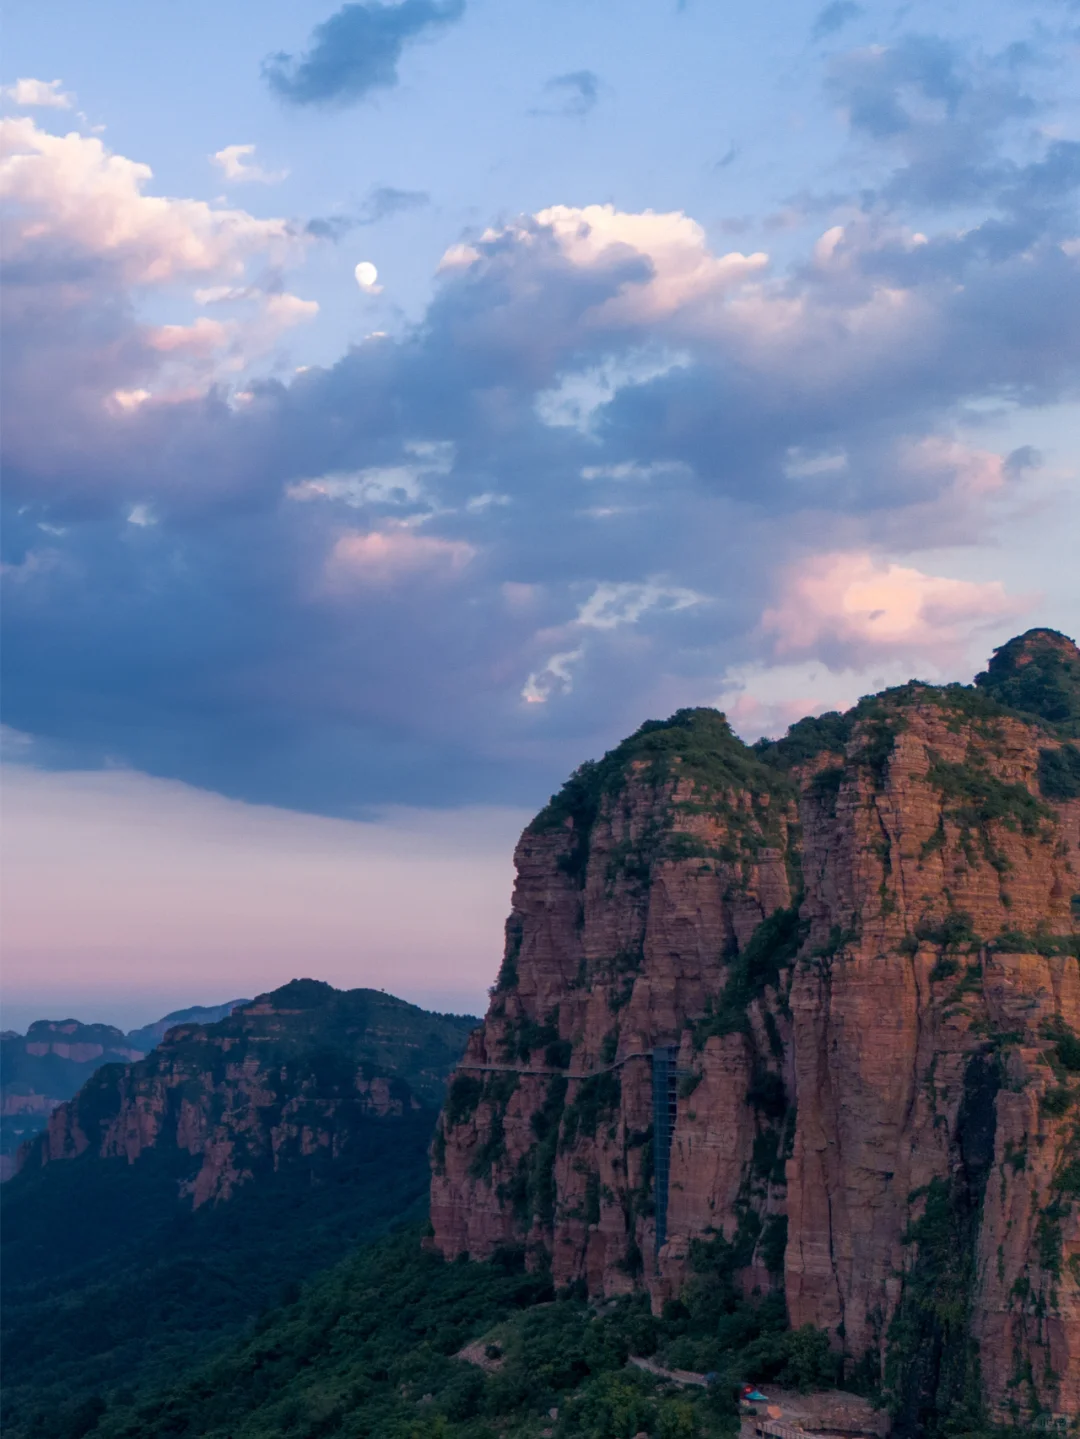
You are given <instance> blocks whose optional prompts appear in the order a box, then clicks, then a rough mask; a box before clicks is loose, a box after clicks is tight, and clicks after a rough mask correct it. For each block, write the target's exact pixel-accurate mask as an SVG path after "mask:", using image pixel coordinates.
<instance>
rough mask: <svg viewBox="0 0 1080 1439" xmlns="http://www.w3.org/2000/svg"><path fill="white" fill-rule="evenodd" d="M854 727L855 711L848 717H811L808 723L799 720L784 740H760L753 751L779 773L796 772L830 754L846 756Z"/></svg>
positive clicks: (828, 715)
mask: <svg viewBox="0 0 1080 1439" xmlns="http://www.w3.org/2000/svg"><path fill="white" fill-rule="evenodd" d="M854 723H855V711H854V710H849V711H848V713H847V714H840V713H839V712H838V711H837V710H830V711H829V712H828V714H823V715H809V716H807V718H806V719H801V720H797V721H796V723H795V724H793V725H792V726H791V728H790V729H789V730H788V732H787V734H786V735H785V736H784V738H783V739H779V740H767V739H759V740H758V741H757V743H756V744H755V745H754V746H753V749H754V751H755V753H756V754H759V755H760V756H761V758H762V759H763V760H765V762H766V763H767V764H772V765H775V766H776V768H777V769H781V770H789V769H794V768H795V766H796V765H802V764H806V763H807V761H808V760H812V759H815V758H816V757H817V756H818V755H819V754H822V753H824V752H826V751H828V752H831V753H833V754H841V755H842V754H844V753H845V751H846V749H847V744H848V740H849V739H850V738H851V731H852V729H853V728H854Z"/></svg>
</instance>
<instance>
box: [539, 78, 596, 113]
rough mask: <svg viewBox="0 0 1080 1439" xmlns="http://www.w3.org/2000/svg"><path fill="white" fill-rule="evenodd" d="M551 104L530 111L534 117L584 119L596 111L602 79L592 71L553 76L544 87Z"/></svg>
mask: <svg viewBox="0 0 1080 1439" xmlns="http://www.w3.org/2000/svg"><path fill="white" fill-rule="evenodd" d="M544 93H545V95H548V96H550V103H549V104H548V105H547V106H541V107H540V108H538V109H535V110H532V111H530V114H533V115H570V116H575V117H578V118H580V117H582V116H585V115H587V114H588V113H589V111H590V110H592V109H594V108H595V106H596V102H597V100H599V98H600V77H599V75H597V74H595V73H594V72H593V71H592V70H571V71H569V72H568V73H567V74H565V75H553V76H552V78H551V79H550V80H548V81H547V82H546V83H545V85H544Z"/></svg>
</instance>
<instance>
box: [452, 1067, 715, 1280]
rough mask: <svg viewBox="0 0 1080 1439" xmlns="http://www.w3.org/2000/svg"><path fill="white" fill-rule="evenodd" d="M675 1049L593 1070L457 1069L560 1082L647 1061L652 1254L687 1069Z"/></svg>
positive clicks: (662, 1230) (660, 1231)
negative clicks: (653, 1224) (544, 1077)
mask: <svg viewBox="0 0 1080 1439" xmlns="http://www.w3.org/2000/svg"><path fill="white" fill-rule="evenodd" d="M678 1056H679V1046H678V1045H677V1044H658V1045H656V1046H655V1047H654V1048H653V1049H635V1050H633V1051H631V1053H629V1054H624V1055H623V1057H622V1058H621V1059H616V1060H615V1061H614V1062H613V1063H612V1064H603V1065H600V1066H599V1067H598V1068H597V1069H559V1068H557V1067H556V1066H555V1065H550V1064H533V1065H529V1064H474V1063H471V1062H470V1061H468V1060H463V1061H462V1063H461V1064H459V1065H458V1068H459V1069H467V1070H470V1071H475V1072H479V1073H484V1074H488V1073H495V1074H547V1075H552V1074H558V1075H561V1076H562V1077H563V1078H564V1079H595V1078H596V1077H597V1076H598V1075H601V1074H611V1073H612V1071H613V1070H616V1069H621V1068H622V1067H623V1065H625V1064H629V1063H630V1062H631V1060H634V1059H648V1060H649V1061H650V1062H651V1065H652V1113H653V1208H654V1210H655V1217H656V1253H657V1254H659V1253H660V1250H661V1249H662V1248H663V1246H664V1245H665V1244H666V1243H667V1210H668V1187H669V1183H670V1178H671V1138H672V1134H673V1133H674V1130H675V1119H676V1115H677V1113H678V1107H679V1080H680V1079H681V1078H682V1076H683V1075H684V1074H687V1073H689V1071H688V1070H683V1069H679V1068H678Z"/></svg>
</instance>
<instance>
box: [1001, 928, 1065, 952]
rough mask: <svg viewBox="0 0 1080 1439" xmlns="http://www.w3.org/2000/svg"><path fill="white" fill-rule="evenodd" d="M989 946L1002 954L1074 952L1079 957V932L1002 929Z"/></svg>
mask: <svg viewBox="0 0 1080 1439" xmlns="http://www.w3.org/2000/svg"><path fill="white" fill-rule="evenodd" d="M990 948H991V949H996V950H998V951H1000V952H1001V953H1002V954H1044V955H1054V954H1075V955H1077V956H1078V957H1080V934H1050V933H1048V932H1046V931H1043V930H1038V931H1036V933H1034V934H1028V933H1025V931H1024V930H1021V929H1003V930H1002V931H1001V933H1000V934H999V935H998V936H997V938H996V939H993V940H991V942H990Z"/></svg>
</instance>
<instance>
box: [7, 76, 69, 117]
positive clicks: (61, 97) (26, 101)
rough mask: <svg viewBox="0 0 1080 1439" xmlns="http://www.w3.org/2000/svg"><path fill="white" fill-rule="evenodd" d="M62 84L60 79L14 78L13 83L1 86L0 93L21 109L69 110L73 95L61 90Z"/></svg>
mask: <svg viewBox="0 0 1080 1439" xmlns="http://www.w3.org/2000/svg"><path fill="white" fill-rule="evenodd" d="M62 84H63V81H62V80H29V79H26V80H16V81H15V83H14V84H13V85H5V86H3V89H2V91H0V93H2V94H3V96H4V99H5V100H10V101H11V103H12V104H13V105H18V106H19V107H20V108H21V109H27V110H29V109H41V110H70V109H71V108H72V106H73V105H74V104H75V96H74V95H72V94H71V93H70V91H66V90H61V88H60V86H61V85H62Z"/></svg>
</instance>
